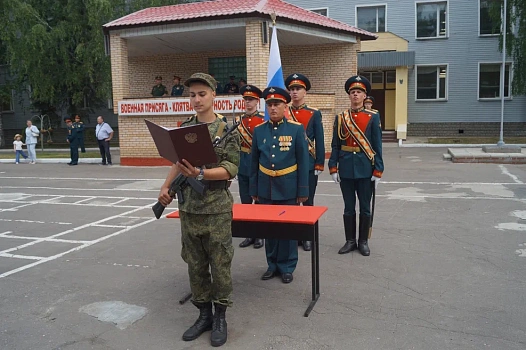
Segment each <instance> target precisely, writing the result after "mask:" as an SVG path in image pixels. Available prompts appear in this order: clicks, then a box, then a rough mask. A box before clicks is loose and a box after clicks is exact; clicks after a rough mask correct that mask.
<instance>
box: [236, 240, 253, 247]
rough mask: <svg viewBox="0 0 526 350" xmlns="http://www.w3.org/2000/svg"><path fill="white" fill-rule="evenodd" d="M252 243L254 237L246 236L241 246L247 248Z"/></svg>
mask: <svg viewBox="0 0 526 350" xmlns="http://www.w3.org/2000/svg"><path fill="white" fill-rule="evenodd" d="M252 243H254V238H245V240H244V241H243V242H241V243H239V247H240V248H245V247H248V246H249V245H251V244H252Z"/></svg>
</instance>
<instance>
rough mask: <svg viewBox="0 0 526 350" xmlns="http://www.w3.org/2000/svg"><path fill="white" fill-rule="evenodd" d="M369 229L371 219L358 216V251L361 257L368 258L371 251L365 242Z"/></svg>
mask: <svg viewBox="0 0 526 350" xmlns="http://www.w3.org/2000/svg"><path fill="white" fill-rule="evenodd" d="M370 227H371V217H370V216H366V215H362V214H360V229H359V230H360V237H358V250H359V251H360V253H362V255H363V256H369V255H370V254H371V251H370V250H369V245H367V240H368V239H369V228H370Z"/></svg>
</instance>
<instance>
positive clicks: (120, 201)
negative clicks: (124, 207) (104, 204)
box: [110, 198, 129, 205]
mask: <svg viewBox="0 0 526 350" xmlns="http://www.w3.org/2000/svg"><path fill="white" fill-rule="evenodd" d="M128 199H129V198H123V199H121V200H119V201H116V202H113V203H110V204H111V205H115V204H119V203H122V202H126V201H127V200H128Z"/></svg>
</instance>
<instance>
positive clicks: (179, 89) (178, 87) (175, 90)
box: [172, 75, 184, 96]
mask: <svg viewBox="0 0 526 350" xmlns="http://www.w3.org/2000/svg"><path fill="white" fill-rule="evenodd" d="M183 91H184V85H182V84H181V78H180V77H178V76H177V75H174V86H172V96H182V95H183Z"/></svg>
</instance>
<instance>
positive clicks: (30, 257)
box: [0, 253, 45, 260]
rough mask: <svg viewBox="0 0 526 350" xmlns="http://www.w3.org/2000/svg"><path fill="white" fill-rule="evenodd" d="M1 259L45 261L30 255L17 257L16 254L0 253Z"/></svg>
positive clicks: (40, 257)
mask: <svg viewBox="0 0 526 350" xmlns="http://www.w3.org/2000/svg"><path fill="white" fill-rule="evenodd" d="M0 257H2V258H15V259H27V260H42V259H45V258H44V257H42V256H31V255H18V254H9V253H0Z"/></svg>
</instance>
